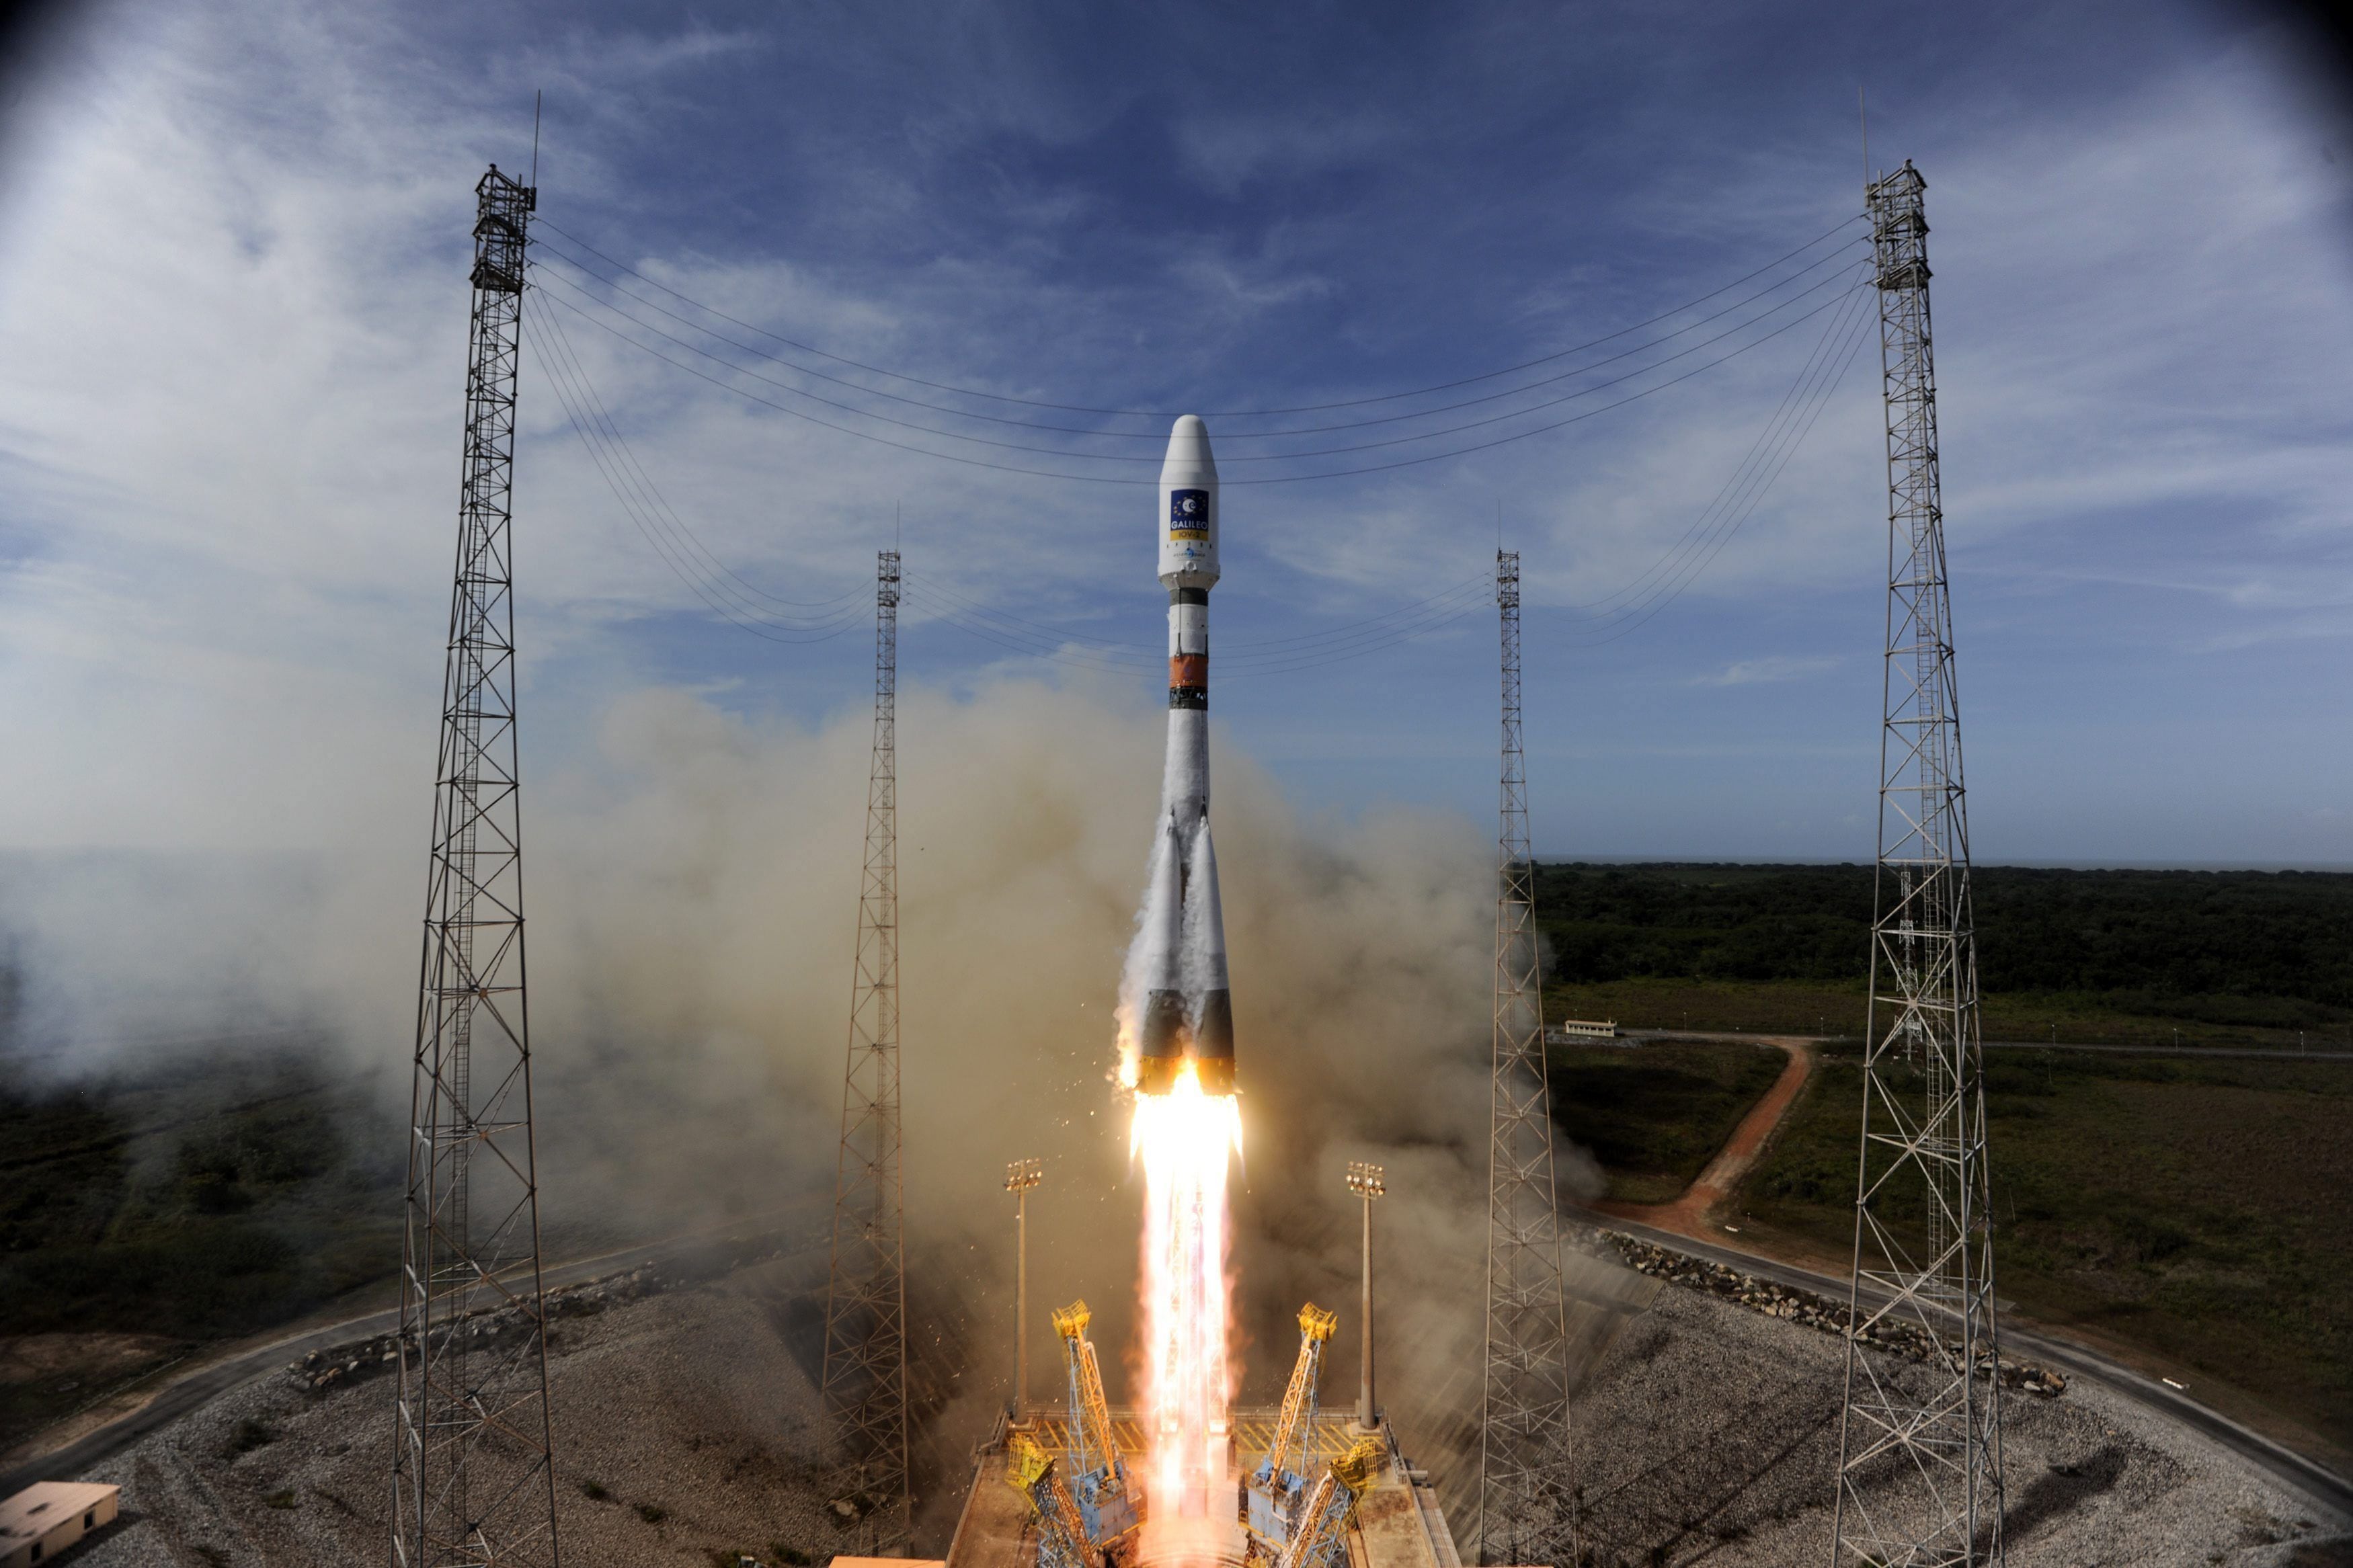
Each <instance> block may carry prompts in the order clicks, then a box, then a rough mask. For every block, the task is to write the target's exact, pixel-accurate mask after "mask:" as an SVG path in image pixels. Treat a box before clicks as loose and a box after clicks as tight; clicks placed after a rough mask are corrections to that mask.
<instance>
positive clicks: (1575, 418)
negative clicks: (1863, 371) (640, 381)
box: [542, 291, 1837, 486]
mask: <svg viewBox="0 0 2353 1568" xmlns="http://www.w3.org/2000/svg"><path fill="white" fill-rule="evenodd" d="M542 298H543V299H552V300H554V303H555V304H557V305H559V306H561V307H562V308H563V309H565V310H569V311H571V312H572V313H573V314H575V315H577V316H579V317H581V318H582V319H583V320H585V321H588V322H589V323H590V324H591V325H593V326H596V328H597V329H599V330H600V331H605V332H607V333H609V334H611V335H612V336H614V337H616V338H617V339H619V340H620V341H621V342H625V343H628V345H629V346H630V347H632V348H635V349H637V350H638V352H639V353H645V354H648V355H650V356H651V357H652V358H655V359H658V360H660V361H661V362H662V363H665V364H668V365H670V366H671V367H672V368H674V369H677V370H681V371H684V372H685V373H686V374H689V375H691V376H694V377H696V378H697V379H699V380H702V381H706V382H709V383H710V384H712V385H713V386H716V387H719V388H720V389H721V390H723V391H725V392H728V393H731V394H733V395H735V396H737V397H741V398H743V399H744V400H745V401H746V402H750V403H757V404H759V405H762V406H764V407H767V408H773V409H775V410H776V411H777V412H778V413H780V414H786V415H789V416H792V417H794V418H796V419H800V420H804V421H806V422H807V423H809V424H812V425H817V426H821V427H823V428H825V429H828V430H832V431H835V432H838V433H839V434H841V435H845V436H851V437H857V438H859V439H860V440H865V441H872V442H874V443H876V444H877V445H880V446H884V447H892V448H893V449H895V450H898V451H902V452H913V453H916V454H918V455H920V456H923V457H926V458H941V459H943V460H944V461H947V462H951V463H961V464H964V465H965V466H966V467H968V468H987V469H991V470H993V471H995V472H998V473H1013V474H1027V475H1030V476H1032V477H1035V478H1039V479H1063V480H1069V481H1071V482H1074V483H1080V484H1103V485H1142V484H1146V483H1149V482H1150V481H1149V480H1146V479H1142V478H1140V477H1139V478H1122V477H1119V476H1116V475H1106V474H1074V473H1070V472H1066V471H1064V470H1061V469H1056V468H1030V467H1027V466H1025V465H1022V464H1018V463H998V462H991V461H988V460H987V459H986V458H970V457H965V456H964V455H962V454H960V453H955V452H940V451H934V449H932V448H931V447H918V446H914V445H913V444H911V443H909V442H905V441H899V440H894V439H892V437H888V436H881V435H877V434H875V433H874V432H872V431H870V430H858V429H853V428H851V427H849V426H843V425H837V424H835V423H834V422H832V421H831V420H829V419H824V418H820V417H819V416H817V415H814V414H810V413H807V412H806V411H805V410H802V409H798V408H794V407H791V406H789V405H786V404H782V403H778V402H776V401H775V400H774V399H772V398H766V397H762V396H761V395H759V394H757V393H754V392H749V391H746V390H744V388H743V387H741V386H736V385H733V384H730V383H727V382H724V381H722V380H720V379H719V378H718V377H717V376H714V375H712V374H709V373H707V372H704V371H702V370H698V369H697V368H695V367H694V366H693V365H691V364H688V363H683V362H681V361H679V360H676V359H672V358H671V357H670V355H668V354H666V353H662V352H661V351H659V349H656V348H653V347H651V346H649V345H648V344H645V343H641V342H638V341H637V340H636V339H634V338H632V337H630V336H629V335H628V333H626V332H623V331H620V330H619V329H618V328H617V327H614V326H612V325H611V324H610V323H608V322H606V321H601V320H598V319H597V318H596V316H594V315H591V314H590V313H589V312H588V311H586V310H583V309H581V308H580V307H579V306H576V305H574V304H573V303H572V302H571V301H570V300H563V299H557V298H555V297H554V296H552V295H548V294H546V293H544V291H543V293H542ZM1836 302H1837V301H1836V299H1835V298H1834V299H1833V300H1830V301H1826V302H1824V303H1823V304H1821V305H1818V306H1816V307H1815V308H1814V309H1813V310H1809V311H1807V312H1805V313H1804V314H1803V315H1800V316H1799V317H1796V318H1795V319H1793V320H1791V321H1786V322H1784V323H1782V324H1781V325H1780V326H1778V327H1776V328H1774V329H1773V330H1772V331H1768V332H1766V333H1764V334H1762V335H1761V336H1758V337H1757V338H1753V339H1751V340H1750V341H1748V342H1745V343H1742V344H1740V345H1739V346H1738V347H1736V348H1734V349H1732V350H1730V351H1729V352H1727V353H1724V354H1722V355H1719V356H1718V357H1717V358H1715V359H1713V360H1709V361H1705V362H1703V363H1700V364H1698V365H1695V366H1694V367H1693V368H1692V369H1690V370H1687V371H1685V372H1683V374H1680V375H1677V376H1672V377H1670V378H1669V379H1668V380H1666V381H1663V382H1661V383H1660V384H1657V385H1655V386H1650V387H1645V388H1643V389H1641V391H1638V392H1634V393H1630V394H1629V395H1626V396H1624V397H1621V398H1619V399H1617V400H1616V401H1615V402H1611V403H1606V404H1603V405H1600V406H1599V407H1598V408H1591V409H1587V410H1585V411H1584V412H1583V413H1580V414H1576V415H1572V416H1568V417H1567V418H1563V419H1557V420H1554V421H1553V422H1551V423H1550V424H1546V425H1540V426H1535V427H1533V428H1530V429H1527V430H1520V431H1514V432H1513V433H1512V434H1510V435H1506V436H1498V437H1494V438H1493V439H1492V440H1487V441H1480V442H1474V443H1472V444H1470V445H1468V446H1463V447H1454V448H1451V449H1450V450H1447V451H1443V452H1425V453H1422V454H1419V456H1416V457H1411V458H1398V460H1396V461H1394V462H1388V463H1368V464H1363V465H1359V466H1357V467H1355V468H1332V469H1326V470H1324V471H1322V472H1319V473H1308V474H1282V475H1271V476H1268V477H1264V478H1257V479H1227V480H1226V481H1225V483H1226V484H1228V485H1231V486H1245V485H1279V484H1299V483H1303V482H1307V481H1312V480H1318V479H1345V478H1349V477H1352V476H1355V475H1359V474H1374V473H1387V472H1390V471H1393V470H1395V469H1398V468H1414V467H1417V466H1419V465H1420V464H1423V463H1434V462H1440V461H1443V460H1445V459H1447V458H1459V457H1463V456H1466V455H1468V454H1470V453H1472V452H1483V451H1487V450H1490V449H1492V448H1493V447H1501V446H1505V445H1508V444H1510V443H1511V442H1514V441H1520V440H1525V439H1526V438H1527V437H1531V436H1540V435H1544V434H1546V433H1547V432H1549V431H1553V430H1558V429H1562V428H1565V427H1566V426H1570V425H1576V424H1580V423H1582V422H1583V421H1585V420H1587V419H1590V418H1594V417H1596V416H1599V415H1602V414H1606V413H1609V411H1610V410H1612V409H1616V408H1622V407H1624V406H1625V405H1628V404H1630V403H1635V402H1639V401H1641V399H1643V398H1646V397H1650V396H1651V395H1655V394H1657V393H1660V392H1663V391H1665V390H1666V389H1667V388H1669V387H1671V386H1676V385H1680V384H1683V382H1686V381H1689V380H1691V379H1692V378H1693V377H1694V376H1696V375H1700V374H1704V373H1705V372H1707V371H1709V370H1713V369H1715V367H1717V366H1719V365H1722V364H1725V363H1729V362H1731V361H1732V360H1734V359H1736V358H1738V357H1739V356H1740V355H1742V354H1745V353H1748V352H1750V351H1751V350H1753V349H1757V348H1759V347H1762V346H1763V345H1764V344H1765V343H1767V342H1770V341H1772V340H1773V339H1775V338H1777V337H1779V336H1780V335H1781V334H1782V333H1783V332H1786V331H1788V330H1789V329H1790V328H1792V327H1795V326H1797V325H1799V323H1801V322H1803V321H1810V320H1811V319H1812V318H1813V317H1815V316H1817V315H1820V313H1821V312H1822V311H1823V310H1827V309H1829V308H1830V306H1831V304H1834V303H1836ZM1723 335H1727V336H1728V335H1730V334H1728V333H1727V334H1723ZM1711 341H1715V340H1711ZM1685 352H1686V353H1688V352H1690V351H1685ZM1675 357H1678V358H1680V357H1682V356H1681V355H1678V356H1675ZM741 374H751V373H749V372H742V373H741ZM753 379H754V380H758V379H762V378H760V377H758V376H754V377H753ZM786 390H792V389H790V388H786ZM797 395H800V396H804V397H810V396H812V395H811V394H807V393H799V394H797ZM815 400H816V401H819V402H822V401H824V400H823V399H815ZM866 417H869V418H876V419H881V420H883V421H884V422H885V423H889V424H895V425H904V424H905V422H904V421H902V420H893V419H890V418H889V416H883V415H871V414H869V415H866ZM1482 423H1493V421H1492V420H1491V421H1482ZM918 428H919V427H918ZM955 439H958V440H965V441H976V442H980V444H982V445H986V446H993V447H1001V446H1005V445H1007V443H1003V442H993V441H987V440H984V439H983V438H982V437H970V436H964V437H955ZM1394 444H1395V443H1374V444H1373V445H1376V446H1380V445H1394ZM1050 455H1053V456H1059V457H1071V458H1080V459H1081V460H1086V461H1096V462H1103V461H1131V460H1140V461H1145V462H1149V461H1153V460H1154V459H1151V458H1143V459H1123V458H1102V457H1093V458H1089V457H1086V456H1085V455H1082V454H1075V453H1053V454H1050ZM1308 455H1309V454H1303V453H1294V454H1291V456H1293V457H1304V456H1308ZM1242 460H1248V459H1242Z"/></svg>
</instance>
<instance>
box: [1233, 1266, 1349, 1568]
mask: <svg viewBox="0 0 2353 1568" xmlns="http://www.w3.org/2000/svg"><path fill="white" fill-rule="evenodd" d="M1339 1325H1340V1320H1339V1318H1338V1317H1337V1316H1336V1315H1335V1314H1334V1313H1331V1312H1327V1311H1324V1310H1323V1309H1322V1308H1320V1307H1318V1306H1317V1305H1316V1304H1315V1303H1314V1302H1313V1301H1310V1302H1308V1303H1307V1304H1306V1305H1305V1306H1303V1307H1302V1308H1300V1309H1299V1359H1298V1360H1297V1361H1296V1362H1294V1363H1292V1367H1291V1385H1290V1386H1289V1387H1288V1388H1285V1389H1284V1390H1283V1391H1282V1414H1281V1415H1279V1416H1277V1417H1276V1419H1275V1423H1274V1443H1273V1446H1272V1447H1270V1448H1269V1449H1268V1450H1267V1455H1266V1458H1265V1460H1264V1461H1263V1462H1262V1463H1261V1465H1260V1466H1259V1468H1257V1469H1256V1470H1255V1471H1253V1472H1252V1473H1251V1476H1250V1487H1249V1489H1248V1491H1247V1493H1246V1495H1245V1496H1244V1498H1243V1501H1242V1522H1243V1524H1244V1525H1246V1526H1247V1527H1248V1528H1249V1530H1250V1548H1249V1550H1250V1555H1251V1556H1252V1557H1264V1558H1271V1557H1273V1556H1275V1555H1277V1554H1279V1553H1280V1552H1282V1549H1283V1548H1284V1547H1285V1546H1286V1545H1288V1544H1289V1543H1290V1541H1291V1537H1292V1534H1293V1531H1295V1530H1296V1529H1297V1528H1298V1525H1299V1520H1300V1503H1301V1500H1302V1499H1303V1496H1304V1495H1305V1493H1306V1490H1307V1480H1306V1478H1305V1477H1304V1476H1303V1474H1301V1473H1300V1471H1304V1470H1306V1469H1307V1468H1310V1467H1311V1466H1313V1465H1314V1462H1315V1452H1314V1451H1315V1387H1316V1382H1317V1379H1318V1378H1319V1377H1320V1376H1321V1374H1322V1373H1323V1368H1324V1343H1325V1342H1326V1341H1328V1340H1330V1339H1331V1337H1332V1331H1334V1330H1335V1329H1336V1328H1338V1327H1339ZM1294 1450H1296V1451H1297V1453H1298V1455H1299V1469H1298V1470H1293V1468H1291V1462H1292V1455H1293V1451H1294Z"/></svg>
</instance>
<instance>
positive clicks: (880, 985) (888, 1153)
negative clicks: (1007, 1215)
mask: <svg viewBox="0 0 2353 1568" xmlns="http://www.w3.org/2000/svg"><path fill="white" fill-rule="evenodd" d="M874 605H875V627H874V761H873V766H872V768H871V770H870V772H869V773H868V777H867V784H866V870H865V876H864V879H863V881H862V883H861V885H860V893H859V899H858V967H857V973H856V976H855V978H854V980H853V982H852V984H851V987H850V994H849V1067H848V1070H847V1071H846V1072H845V1074H844V1076H843V1079H842V1090H841V1153H840V1158H839V1164H838V1166H837V1168H836V1175H835V1180H834V1199H833V1271H832V1282H831V1284H830V1286H829V1287H828V1290H827V1292H826V1306H825V1388H824V1396H825V1412H826V1415H827V1417H828V1421H829V1422H830V1425H831V1427H832V1431H833V1435H834V1439H835V1442H836V1445H837V1447H838V1453H839V1475H838V1477H837V1479H836V1483H835V1484H836V1486H837V1487H838V1488H839V1490H838V1491H837V1492H836V1494H835V1495H837V1496H840V1497H849V1498H852V1499H856V1500H860V1507H861V1508H862V1509H863V1510H864V1513H863V1515H862V1517H863V1520H864V1523H863V1526H862V1533H863V1534H864V1535H865V1536H866V1537H867V1538H868V1544H870V1545H871V1547H872V1549H873V1550H872V1552H871V1555H877V1556H893V1555H903V1554H904V1553H905V1552H906V1550H907V1545H908V1542H909V1539H910V1537H911V1536H912V1534H913V1504H912V1501H911V1500H910V1499H909V1497H908V1493H907V1270H906V1252H905V1243H904V1240H903V1237H902V1219H903V1209H904V1194H903V1191H902V1185H901V1178H900V1171H899V1156H900V1148H901V1142H902V1129H901V1127H900V1122H899V763H898V700H899V552H897V551H895V550H885V551H881V552H879V553H878V554H877V555H876V557H875V590H874Z"/></svg>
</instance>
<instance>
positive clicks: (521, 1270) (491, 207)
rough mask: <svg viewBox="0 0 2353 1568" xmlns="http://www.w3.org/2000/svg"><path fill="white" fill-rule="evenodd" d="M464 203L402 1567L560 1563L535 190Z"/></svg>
mask: <svg viewBox="0 0 2353 1568" xmlns="http://www.w3.org/2000/svg"><path fill="white" fill-rule="evenodd" d="M474 194H475V197H476V208H475V220H474V271H473V285H474V316H473V328H472V331H471V335H470V348H469V359H468V363H467V370H466V452H465V466H464V470H463V474H462V478H461V479H460V484H459V515H458V563H457V573H456V581H455V585H454V587H453V588H452V591H451V594H450V600H449V658H448V674H447V677H446V679H445V681H444V685H443V689H442V704H441V750H440V761H439V763H438V768H437V770H436V773H435V785H434V796H433V846H432V854H431V859H430V862H429V866H428V869H427V877H426V894H425V956H424V963H423V973H422V978H421V981H420V984H419V995H418V1004H417V1052H416V1076H415V1087H414V1089H413V1091H412V1095H411V1100H410V1136H409V1145H408V1193H407V1225H406V1237H405V1240H404V1244H403V1249H402V1295H401V1305H400V1326H401V1351H400V1375H399V1388H398V1397H397V1401H396V1405H397V1416H396V1421H397V1426H396V1431H395V1434H394V1443H393V1458H392V1560H393V1561H394V1562H395V1563H399V1564H404V1565H406V1568H440V1565H443V1564H461V1563H462V1564H482V1565H489V1564H494V1563H495V1564H499V1565H501V1568H506V1565H509V1564H512V1565H513V1568H523V1565H525V1564H538V1563H547V1564H551V1565H552V1564H554V1563H555V1561H556V1550H555V1472H554V1463H553V1461H552V1458H551V1457H550V1450H549V1436H548V1411H547V1355H546V1340H545V1334H544V1330H545V1321H544V1317H543V1311H542V1307H541V1296H540V1259H539V1184H538V1176H537V1170H536V1160H535V1157H534V1152H533V1142H532V1124H531V1029H530V1021H529V1014H528V1010H527V1009H526V1007H525V1005H524V1000H523V950H522V824H521V821H520V816H519V809H518V808H519V805H520V800H519V792H518V784H517V783H516V767H515V655H514V598H513V588H514V572H513V563H512V553H511V549H510V546H511V543H512V530H511V518H510V512H509V501H510V498H511V494H512V483H513V476H514V424H515V371H516V362H517V359H518V355H519V342H520V336H521V320H522V289H523V252H524V244H525V228H526V226H527V225H528V223H529V222H530V215H531V213H532V211H533V207H534V206H535V205H537V195H538V193H537V192H536V191H535V190H534V189H533V188H532V187H530V186H526V185H522V184H517V183H515V182H514V181H513V180H511V179H509V178H508V177H507V176H506V175H504V174H501V173H499V170H498V166H497V165H496V164H493V165H491V171H490V173H489V174H485V175H483V176H482V179H481V183H480V184H478V185H476V186H475V187H474ZM469 1320H471V1321H469Z"/></svg>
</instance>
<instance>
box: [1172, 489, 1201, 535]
mask: <svg viewBox="0 0 2353 1568" xmlns="http://www.w3.org/2000/svg"><path fill="white" fill-rule="evenodd" d="M1208 527H1209V492H1208V491H1207V490H1170V491H1169V492H1168V531H1169V532H1171V533H1175V534H1200V533H1205V532H1207V531H1208Z"/></svg>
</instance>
